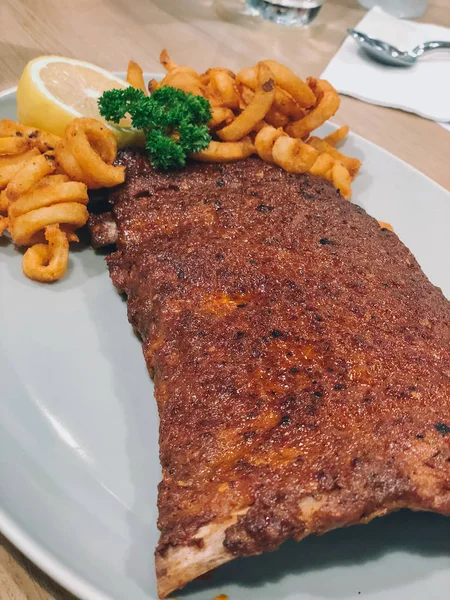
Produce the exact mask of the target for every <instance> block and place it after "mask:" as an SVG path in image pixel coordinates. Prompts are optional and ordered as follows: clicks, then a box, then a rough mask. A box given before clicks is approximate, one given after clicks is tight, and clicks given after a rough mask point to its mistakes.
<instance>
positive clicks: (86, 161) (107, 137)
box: [55, 118, 125, 189]
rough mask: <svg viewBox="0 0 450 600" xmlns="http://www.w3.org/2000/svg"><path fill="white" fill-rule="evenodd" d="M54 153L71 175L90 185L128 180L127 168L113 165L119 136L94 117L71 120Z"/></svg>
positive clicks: (90, 186) (99, 186)
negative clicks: (126, 178)
mask: <svg viewBox="0 0 450 600" xmlns="http://www.w3.org/2000/svg"><path fill="white" fill-rule="evenodd" d="M55 154H56V158H57V160H58V162H59V163H60V164H61V166H62V168H63V169H64V171H65V172H66V173H67V174H68V175H69V177H70V178H71V179H75V180H76V181H81V182H82V183H85V184H86V185H87V186H88V187H89V188H92V189H96V188H101V187H112V186H114V185H118V184H119V183H123V182H124V180H125V167H122V166H113V164H112V163H113V162H114V160H115V157H116V154H117V142H116V138H115V137H114V134H113V133H112V132H111V131H110V130H109V129H108V128H107V127H106V126H105V125H103V124H102V123H100V122H99V121H96V120H95V119H89V118H80V119H74V120H73V121H71V123H69V125H68V126H67V129H66V137H65V138H64V140H62V141H61V142H59V143H58V145H57V146H56V149H55Z"/></svg>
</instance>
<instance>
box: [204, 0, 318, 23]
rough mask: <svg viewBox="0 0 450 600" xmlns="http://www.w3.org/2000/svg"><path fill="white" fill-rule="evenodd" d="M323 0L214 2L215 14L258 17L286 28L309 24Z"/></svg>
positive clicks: (229, 17)
mask: <svg viewBox="0 0 450 600" xmlns="http://www.w3.org/2000/svg"><path fill="white" fill-rule="evenodd" d="M324 1H325V0H215V7H216V10H217V12H218V13H219V14H220V15H221V16H223V17H225V18H227V19H236V18H239V17H240V18H249V19H255V18H257V17H260V18H262V19H264V20H266V21H271V22H272V23H278V24H279V25H286V26H288V27H303V26H305V25H308V24H309V23H311V22H312V21H313V20H314V19H315V18H316V16H317V14H318V13H319V11H320V9H321V7H322V5H323V3H324Z"/></svg>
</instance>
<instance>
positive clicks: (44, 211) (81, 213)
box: [9, 202, 89, 246]
mask: <svg viewBox="0 0 450 600" xmlns="http://www.w3.org/2000/svg"><path fill="white" fill-rule="evenodd" d="M10 210H11V207H10ZM88 216H89V213H88V211H87V208H86V207H85V206H84V205H83V204H78V203H76V202H64V203H62V204H55V205H53V206H45V207H43V208H38V209H36V210H33V211H31V212H29V213H26V214H23V215H20V216H19V217H16V218H15V219H12V220H11V222H10V225H9V231H10V233H11V237H12V239H13V241H14V242H15V243H16V244H17V245H18V246H32V245H33V244H34V243H36V240H37V239H38V238H37V237H36V234H38V233H39V232H40V231H41V230H42V229H44V228H45V227H47V226H48V225H55V224H57V223H66V224H68V225H72V226H73V227H74V228H78V227H82V226H83V225H84V224H85V223H86V221H87V220H88Z"/></svg>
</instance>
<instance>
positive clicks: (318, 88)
mask: <svg viewBox="0 0 450 600" xmlns="http://www.w3.org/2000/svg"><path fill="white" fill-rule="evenodd" d="M307 82H308V85H309V86H310V87H311V89H312V90H313V91H314V92H315V94H316V98H317V99H318V104H317V106H315V107H314V108H313V109H312V110H311V112H310V113H309V114H308V115H306V117H303V118H302V119H299V120H298V121H294V122H293V123H291V124H290V125H289V126H288V127H286V132H287V133H288V134H289V135H291V136H292V137H295V138H304V137H305V136H307V135H309V134H310V133H311V131H314V129H317V127H320V126H321V125H323V123H325V121H327V120H328V119H329V118H330V117H332V116H333V115H334V114H335V112H336V111H337V109H338V108H339V105H340V103H341V99H340V98H339V94H338V93H337V92H336V90H335V89H334V87H333V86H332V85H331V83H328V81H325V79H314V78H312V77H309V78H308V79H307Z"/></svg>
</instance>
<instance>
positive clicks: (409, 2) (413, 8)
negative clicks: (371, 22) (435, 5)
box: [358, 0, 427, 19]
mask: <svg viewBox="0 0 450 600" xmlns="http://www.w3.org/2000/svg"><path fill="white" fill-rule="evenodd" d="M358 2H359V3H360V4H361V6H364V8H373V7H374V6H379V7H380V8H382V9H383V10H385V11H386V12H388V13H389V14H391V15H393V16H394V17H398V18H399V19H414V18H416V17H421V16H422V15H423V14H424V12H425V10H426V8H427V0H358Z"/></svg>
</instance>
